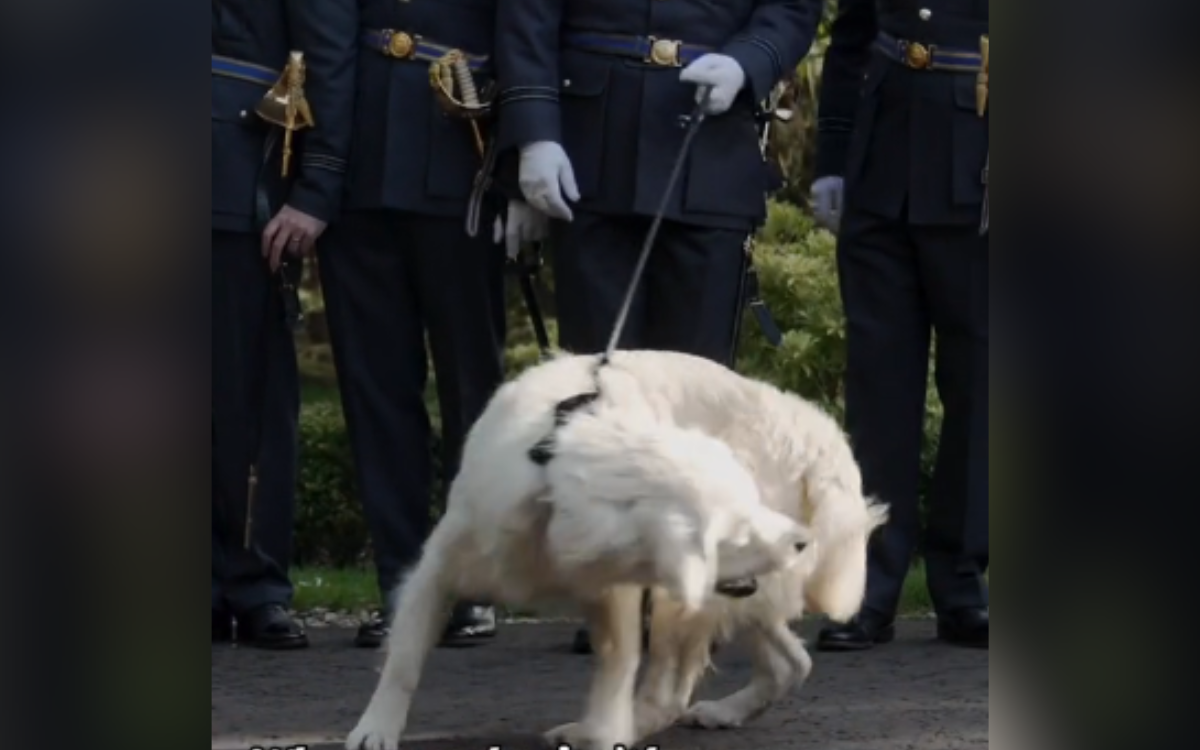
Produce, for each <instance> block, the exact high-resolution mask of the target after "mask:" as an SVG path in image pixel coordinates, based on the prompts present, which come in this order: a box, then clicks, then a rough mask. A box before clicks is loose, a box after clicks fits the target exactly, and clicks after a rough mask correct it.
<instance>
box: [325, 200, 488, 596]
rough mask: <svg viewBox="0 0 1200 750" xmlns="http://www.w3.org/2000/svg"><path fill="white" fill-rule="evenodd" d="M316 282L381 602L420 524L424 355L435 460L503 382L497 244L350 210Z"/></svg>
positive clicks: (453, 452) (412, 217) (428, 457)
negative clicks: (435, 432) (433, 405)
mask: <svg viewBox="0 0 1200 750" xmlns="http://www.w3.org/2000/svg"><path fill="white" fill-rule="evenodd" d="M318 257H319V260H320V270H321V286H322V289H323V291H324V295H325V306H326V313H327V315H328V322H329V328H330V336H331V339H332V343H333V353H334V361H335V364H336V366H337V372H338V385H339V388H340V390H341V397H342V406H343V409H344V412H345V416H346V426H347V429H348V430H349V433H350V443H351V448H352V450H353V452H354V461H355V473H356V477H357V481H358V490H359V494H360V497H361V498H362V503H363V511H364V514H365V516H366V519H367V523H368V526H369V527H370V533H371V540H372V543H373V546H374V552H375V563H376V567H377V572H378V580H379V587H380V590H381V593H382V594H383V597H384V599H385V601H387V599H388V598H389V597H390V596H391V595H392V594H393V593H394V590H395V588H396V586H397V585H398V584H399V583H400V582H401V578H402V576H403V575H404V572H405V571H406V570H407V569H408V568H410V567H411V566H412V565H413V564H414V563H415V562H416V560H417V559H418V557H419V556H420V553H421V548H422V545H423V544H424V543H425V540H426V538H427V536H428V534H429V531H430V528H431V520H430V510H431V500H432V497H431V491H432V490H431V488H432V480H433V474H432V471H433V462H432V453H431V439H432V431H431V425H430V419H429V414H428V412H427V409H426V406H425V394H426V386H427V379H428V359H427V354H426V351H427V350H426V337H427V336H428V347H429V348H428V352H429V354H430V355H431V356H432V360H433V368H434V373H435V379H436V388H437V398H438V405H439V411H440V414H441V438H442V462H443V474H444V477H443V478H444V479H445V480H446V481H447V482H448V481H449V480H450V479H451V478H453V476H454V475H455V474H456V473H457V469H458V463H459V458H460V453H461V450H462V444H463V442H464V440H465V439H466V435H467V432H468V430H469V429H470V427H471V425H472V424H473V423H474V422H475V420H476V419H477V418H478V416H479V415H480V414H481V413H482V411H483V409H484V408H485V407H486V406H487V402H488V400H489V399H490V398H491V396H492V394H493V393H494V391H495V390H496V388H498V387H499V385H500V384H501V383H502V382H503V378H504V336H505V300H504V248H503V246H502V245H496V244H495V243H493V242H492V238H491V233H490V232H487V231H484V232H480V235H479V236H478V237H477V238H470V237H468V236H467V235H466V233H465V231H464V229H463V223H462V220H461V219H459V218H454V219H450V218H440V217H431V216H422V215H418V214H411V213H401V212H393V211H378V212H352V213H349V214H347V215H346V216H344V217H343V219H342V220H341V221H339V223H338V224H337V225H335V226H331V227H330V229H329V231H328V232H327V234H326V236H325V237H323V238H322V240H321V242H320V243H319V244H318Z"/></svg>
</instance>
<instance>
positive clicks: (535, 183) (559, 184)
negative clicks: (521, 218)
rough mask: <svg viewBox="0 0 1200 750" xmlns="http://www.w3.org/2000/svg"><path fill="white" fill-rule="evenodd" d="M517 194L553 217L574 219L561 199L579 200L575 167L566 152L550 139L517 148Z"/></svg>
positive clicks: (568, 207) (569, 208)
mask: <svg viewBox="0 0 1200 750" xmlns="http://www.w3.org/2000/svg"><path fill="white" fill-rule="evenodd" d="M517 179H518V182H519V183H520V185H521V193H522V194H523V195H524V196H525V200H526V201H528V202H529V205H530V206H532V207H533V208H535V209H537V210H538V211H541V212H542V213H544V214H547V215H548V216H552V217H554V218H555V219H562V220H563V221H570V220H571V219H572V218H574V216H573V214H572V213H571V207H570V206H568V205H567V202H566V200H563V196H564V195H565V196H566V198H567V199H569V200H571V201H577V200H579V188H578V187H576V186H575V170H574V169H572V168H571V160H570V159H568V158H567V152H566V151H563V147H562V146H560V145H558V144H557V143H555V142H554V141H538V142H537V143H530V144H529V145H527V146H523V147H522V148H521V168H520V173H519V175H518V178H517Z"/></svg>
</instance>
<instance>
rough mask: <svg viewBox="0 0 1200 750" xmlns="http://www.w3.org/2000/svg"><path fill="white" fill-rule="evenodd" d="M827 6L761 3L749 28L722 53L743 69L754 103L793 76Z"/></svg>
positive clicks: (795, 0) (797, 1) (784, 0)
mask: <svg viewBox="0 0 1200 750" xmlns="http://www.w3.org/2000/svg"><path fill="white" fill-rule="evenodd" d="M824 7H825V3H824V0H759V1H758V6H757V7H756V8H755V10H754V14H753V15H752V16H751V18H750V23H749V25H747V26H746V28H744V29H742V31H741V32H740V33H739V34H738V35H737V36H735V37H733V39H731V40H730V41H729V44H727V45H725V47H724V49H722V50H721V53H722V54H725V55H728V56H730V57H732V58H733V59H734V60H737V62H738V64H739V65H741V66H742V70H743V71H745V73H746V88H747V89H749V90H750V94H751V95H752V96H753V97H754V101H756V102H759V101H762V100H763V99H766V98H767V97H768V96H769V95H770V93H771V89H772V88H774V87H775V84H776V83H778V82H779V81H780V80H782V79H783V78H790V77H791V75H792V73H793V71H795V69H796V66H797V65H799V64H800V61H801V60H803V59H804V56H805V55H806V54H808V50H809V49H810V48H811V47H812V44H813V40H814V39H816V37H817V26H818V25H819V24H820V22H821V11H822V10H824Z"/></svg>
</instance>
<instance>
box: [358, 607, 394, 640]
mask: <svg viewBox="0 0 1200 750" xmlns="http://www.w3.org/2000/svg"><path fill="white" fill-rule="evenodd" d="M391 621H392V617H391V615H390V614H388V613H387V612H376V613H375V614H374V615H372V616H371V619H370V620H368V621H367V622H364V623H363V624H362V625H359V626H358V633H356V634H355V636H354V645H355V646H356V647H357V648H379V647H381V646H382V645H383V642H384V641H386V640H387V637H388V632H389V627H390V624H391Z"/></svg>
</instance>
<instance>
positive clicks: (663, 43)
mask: <svg viewBox="0 0 1200 750" xmlns="http://www.w3.org/2000/svg"><path fill="white" fill-rule="evenodd" d="M682 47H683V42H681V41H679V40H677V39H658V38H656V37H650V55H649V57H647V58H646V62H648V63H653V64H655V65H661V66H663V67H665V68H678V67H679V65H680V62H679V52H680V49H681V48H682Z"/></svg>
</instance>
